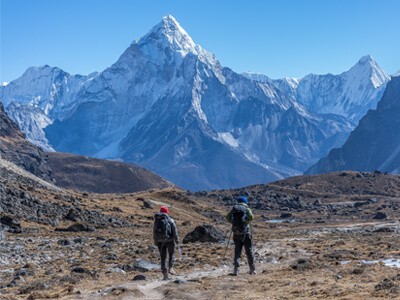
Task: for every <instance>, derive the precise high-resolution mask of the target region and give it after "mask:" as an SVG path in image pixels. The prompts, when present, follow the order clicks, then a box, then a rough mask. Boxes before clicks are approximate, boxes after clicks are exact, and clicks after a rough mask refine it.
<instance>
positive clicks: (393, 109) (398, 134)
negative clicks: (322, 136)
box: [307, 76, 400, 174]
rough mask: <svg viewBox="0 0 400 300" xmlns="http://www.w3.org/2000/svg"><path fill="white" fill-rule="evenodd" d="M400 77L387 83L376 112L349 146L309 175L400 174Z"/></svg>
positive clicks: (334, 152)
mask: <svg viewBox="0 0 400 300" xmlns="http://www.w3.org/2000/svg"><path fill="white" fill-rule="evenodd" d="M399 128H400V76H397V77H393V78H392V80H391V81H390V82H389V83H388V84H387V88H386V90H385V93H384V94H383V97H382V100H381V101H380V102H379V104H378V107H377V109H376V110H371V111H369V112H368V113H367V115H366V116H365V117H364V118H362V119H361V121H360V123H359V125H358V126H357V128H356V129H355V130H354V131H353V132H352V133H351V135H350V137H349V139H348V140H347V141H346V143H345V144H344V145H343V146H342V147H341V148H338V149H333V150H331V151H330V152H329V155H328V156H327V157H324V158H322V159H321V160H320V161H319V162H318V163H317V164H316V165H315V166H313V167H311V168H310V169H309V170H308V171H307V173H309V174H317V173H327V172H332V171H340V170H358V171H374V170H378V171H382V172H389V173H400V130H399Z"/></svg>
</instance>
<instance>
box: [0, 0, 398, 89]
mask: <svg viewBox="0 0 400 300" xmlns="http://www.w3.org/2000/svg"><path fill="white" fill-rule="evenodd" d="M0 1H1V53H0V56H1V61H0V62H1V65H0V82H2V81H11V80H13V79H16V78H17V77H19V76H20V75H21V74H22V73H23V72H24V71H25V70H26V69H27V68H28V67H30V66H38V65H45V64H48V65H51V66H57V67H60V68H62V69H63V70H65V71H67V72H69V73H72V74H77V73H79V74H88V73H90V72H93V71H102V70H103V69H105V68H106V67H108V66H110V65H111V64H112V63H114V62H115V61H116V60H117V59H118V57H119V56H120V55H121V54H122V52H123V51H124V50H125V49H126V48H127V47H128V46H129V44H130V43H131V42H132V41H133V40H134V39H136V38H139V37H141V36H143V35H144V34H146V33H147V32H148V31H149V30H150V29H151V27H152V26H153V25H155V24H157V23H159V22H160V20H161V18H162V16H164V15H166V14H172V15H173V16H174V17H175V18H176V19H177V20H178V22H179V23H180V24H181V25H182V27H183V28H185V29H186V31H187V32H188V33H189V34H190V35H191V36H192V38H193V39H194V41H195V42H196V43H198V44H201V45H202V46H203V47H204V48H205V49H207V50H209V51H211V52H213V53H214V54H215V55H216V57H217V58H218V59H219V61H220V62H221V63H222V65H224V66H227V67H230V68H231V69H233V70H234V71H236V72H245V71H253V72H259V73H264V74H266V75H268V76H270V77H272V78H280V77H285V76H288V77H301V76H304V75H305V74H308V73H317V74H324V73H333V74H337V73H341V72H342V71H345V70H347V69H349V68H350V67H351V66H352V65H353V64H355V63H356V62H357V61H358V59H359V58H360V57H361V56H363V55H366V54H370V55H372V57H374V58H375V60H376V61H377V62H378V63H379V64H380V65H381V66H382V67H383V68H384V69H385V71H386V72H388V73H389V74H391V73H394V72H396V71H397V70H399V69H400V33H399V28H400V16H399V12H400V1H398V0H334V1H333V0H332V1H326V0H276V1H267V0H259V1H255V0H246V1H244V0H243V1H241V0H236V1H235V0H229V1H228V0H201V1H189V0H176V1H174V0H158V1H156V0H146V1H143V0H142V1H132V0H64V1H63V0H57V1H56V0H34V1H33V0H24V1H23V0H0Z"/></svg>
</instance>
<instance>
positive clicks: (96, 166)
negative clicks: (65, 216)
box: [48, 152, 173, 193]
mask: <svg viewBox="0 0 400 300" xmlns="http://www.w3.org/2000/svg"><path fill="white" fill-rule="evenodd" d="M48 163H49V166H50V168H51V170H52V171H53V178H54V179H55V181H56V184H57V185H58V186H60V187H64V188H68V189H75V190H79V191H86V192H95V193H132V192H138V191H143V190H149V189H162V188H167V187H172V186H173V185H172V184H171V183H169V182H168V181H166V180H165V179H163V178H162V177H160V176H158V175H156V174H154V173H152V172H150V171H148V170H146V169H144V168H140V167H138V166H135V165H131V164H127V163H122V162H118V161H110V160H103V159H95V158H90V157H87V156H78V155H72V154H67V153H58V152H53V153H48Z"/></svg>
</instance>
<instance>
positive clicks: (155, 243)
mask: <svg viewBox="0 0 400 300" xmlns="http://www.w3.org/2000/svg"><path fill="white" fill-rule="evenodd" d="M153 241H154V245H157V242H156V227H155V226H154V225H153Z"/></svg>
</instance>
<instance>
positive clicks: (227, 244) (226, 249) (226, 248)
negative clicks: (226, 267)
mask: <svg viewBox="0 0 400 300" xmlns="http://www.w3.org/2000/svg"><path fill="white" fill-rule="evenodd" d="M232 232H233V230H232V229H231V233H230V234H229V239H228V242H227V243H226V247H225V252H224V259H225V256H226V252H227V251H228V246H229V242H230V240H231V236H232Z"/></svg>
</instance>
